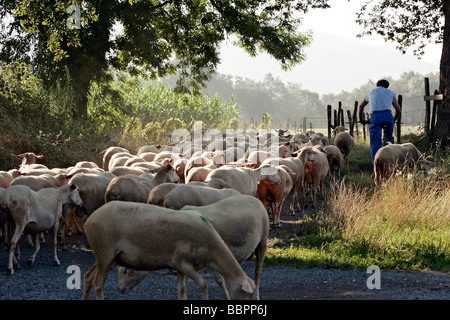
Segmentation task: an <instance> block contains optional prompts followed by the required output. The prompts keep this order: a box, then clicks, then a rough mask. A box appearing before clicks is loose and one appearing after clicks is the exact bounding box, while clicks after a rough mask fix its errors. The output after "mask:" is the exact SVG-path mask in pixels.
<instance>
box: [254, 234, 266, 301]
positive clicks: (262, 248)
mask: <svg viewBox="0 0 450 320" xmlns="http://www.w3.org/2000/svg"><path fill="white" fill-rule="evenodd" d="M266 250H267V241H266V240H263V241H261V242H260V243H259V245H258V247H256V250H255V256H256V266H255V285H256V300H259V284H260V283H261V277H262V269H263V263H264V257H265V254H266Z"/></svg>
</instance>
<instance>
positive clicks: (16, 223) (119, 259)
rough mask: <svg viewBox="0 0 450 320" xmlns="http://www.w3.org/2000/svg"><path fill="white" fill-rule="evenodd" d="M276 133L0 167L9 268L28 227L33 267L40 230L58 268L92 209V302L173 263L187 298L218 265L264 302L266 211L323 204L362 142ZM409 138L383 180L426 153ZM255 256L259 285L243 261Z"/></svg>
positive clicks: (229, 294) (234, 288) (391, 153)
mask: <svg viewBox="0 0 450 320" xmlns="http://www.w3.org/2000/svg"><path fill="white" fill-rule="evenodd" d="M272 134H276V135H277V139H278V140H277V141H279V143H278V144H276V145H265V146H261V145H258V143H259V141H260V139H261V137H259V136H252V137H246V139H243V140H242V141H243V143H242V144H238V143H236V140H233V139H231V140H230V137H227V138H226V139H228V140H226V139H224V140H222V141H220V143H217V140H216V141H215V142H214V143H211V144H205V145H203V146H202V148H201V149H197V150H195V149H191V150H189V151H190V152H188V153H179V152H176V149H175V148H174V146H170V145H166V146H144V147H142V148H140V150H139V151H138V152H137V154H136V155H133V154H131V153H130V152H129V151H128V150H126V149H124V148H121V147H110V148H108V149H107V150H105V151H104V153H103V163H102V166H103V167H99V166H98V165H97V164H95V163H93V162H89V161H84V162H79V163H77V164H76V165H75V166H74V167H71V168H64V169H61V168H53V169H49V168H47V167H45V166H44V165H40V164H36V163H35V161H36V159H40V158H41V157H42V156H37V155H35V154H34V153H25V154H22V155H20V157H21V158H22V159H23V162H22V164H21V166H20V167H19V168H18V169H14V170H10V171H8V172H5V171H0V222H1V228H2V231H3V235H4V239H5V245H6V246H7V247H8V248H9V259H8V265H7V272H8V273H9V274H13V273H14V269H18V268H19V267H20V265H19V259H20V251H19V247H18V245H17V244H18V241H19V238H20V237H21V236H22V234H26V235H28V236H29V237H30V238H29V241H30V244H31V245H33V246H34V251H33V254H32V256H31V257H30V258H29V259H28V261H27V263H28V265H30V266H31V265H32V264H33V262H34V260H35V257H36V254H37V253H38V251H39V247H40V239H39V238H40V236H41V235H42V233H43V232H45V231H48V230H51V232H52V242H53V243H52V244H53V261H54V264H55V265H59V264H60V263H59V260H58V256H57V245H58V232H60V235H61V239H60V243H61V245H64V239H65V233H66V231H67V229H72V225H73V224H74V223H75V224H76V216H79V217H83V216H84V217H88V218H87V220H86V221H85V223H84V233H85V235H86V237H87V240H88V242H89V245H90V247H91V249H92V252H93V253H94V256H95V259H96V263H95V264H94V266H93V267H92V268H91V269H90V270H89V271H88V272H87V273H86V274H85V283H84V291H83V298H85V299H87V298H88V297H89V293H90V291H91V289H93V291H94V293H95V296H96V298H97V299H103V298H104V296H103V286H104V283H105V280H106V277H107V275H108V273H109V271H110V269H111V268H112V267H114V266H119V277H118V288H119V291H120V292H122V293H127V292H129V291H130V290H131V289H132V288H133V287H134V286H136V285H137V284H138V283H139V282H140V281H142V280H143V279H144V278H145V277H146V276H147V275H148V273H149V272H150V271H152V270H157V269H162V268H169V269H172V270H174V271H176V273H177V294H178V298H179V299H186V298H187V295H186V282H187V278H190V279H192V280H193V281H195V282H196V283H197V284H198V286H199V287H200V288H201V291H202V295H203V298H204V299H207V298H208V288H207V283H206V281H205V280H204V279H203V278H202V277H201V276H200V275H199V273H198V271H199V270H201V269H204V268H206V267H210V268H212V269H213V270H214V274H215V279H216V281H217V283H218V284H219V286H220V288H221V289H222V291H223V294H224V298H226V299H259V284H260V279H261V275H262V265H263V261H264V255H265V251H266V245H267V237H268V233H269V230H270V229H269V228H270V222H269V215H270V216H271V217H272V227H279V226H280V213H281V208H282V205H283V203H284V201H285V199H286V198H287V196H288V195H289V194H291V202H290V206H289V211H290V213H291V214H292V215H294V214H295V212H296V209H297V210H302V208H303V207H304V206H306V205H307V203H308V202H309V201H311V202H312V205H313V206H314V205H315V204H316V193H317V192H318V190H320V192H322V193H323V192H324V189H323V181H324V179H325V178H326V177H327V176H330V179H331V180H332V181H334V180H337V179H339V178H340V170H341V168H342V166H343V165H344V164H345V163H347V165H348V157H349V154H350V152H351V150H352V149H353V147H354V141H353V138H352V136H351V135H350V134H348V133H347V132H345V128H343V127H337V128H336V129H335V136H334V141H333V144H330V143H329V141H328V138H327V137H325V136H323V135H322V134H318V133H307V134H305V135H303V134H294V135H291V134H289V135H288V134H286V131H283V130H277V131H275V132H274V133H272ZM267 141H268V140H267ZM392 146H395V147H392ZM411 146H412V145H411V144H405V145H401V146H397V145H391V146H386V147H384V148H382V149H383V151H382V152H380V156H379V157H376V159H375V178H376V181H377V184H378V183H381V180H382V177H387V176H388V175H389V172H388V171H389V170H394V169H395V168H394V166H395V165H398V164H399V161H403V163H408V162H417V161H423V160H421V157H420V156H421V155H420V152H418V151H417V152H416V150H417V149H415V147H414V146H412V147H411ZM263 147H264V148H263ZM402 148H403V149H402ZM412 148H413V149H414V151H412V150H413V149H412ZM400 149H401V150H400ZM263 150H264V151H263ZM399 150H400V151H399ZM402 150H403V151H402ZM188 155H189V156H188ZM392 161H393V162H392ZM392 163H393V164H394V165H391V164H392ZM307 188H308V189H309V199H306V197H305V189H307ZM299 190H300V191H301V194H302V200H303V206H300V204H299V199H298V194H299V192H298V191H299ZM69 225H70V226H69ZM68 226H69V227H68ZM77 227H78V228H79V226H77ZM80 230H81V229H80ZM31 236H33V237H34V239H32V238H31ZM33 240H34V241H33ZM253 255H255V256H256V266H255V276H254V279H255V280H254V281H253V280H252V279H251V278H249V277H248V276H247V275H246V274H245V273H244V271H243V270H242V268H241V266H240V263H241V262H243V261H245V260H246V259H248V258H250V257H252V256H253Z"/></svg>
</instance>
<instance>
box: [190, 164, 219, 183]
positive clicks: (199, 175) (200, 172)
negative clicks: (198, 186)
mask: <svg viewBox="0 0 450 320" xmlns="http://www.w3.org/2000/svg"><path fill="white" fill-rule="evenodd" d="M216 168H217V166H216V165H215V164H210V165H207V166H204V167H193V168H191V169H190V170H189V173H188V175H187V176H186V178H185V183H189V182H192V181H205V180H206V177H207V176H208V174H209V173H210V172H211V171H213V170H214V169H216Z"/></svg>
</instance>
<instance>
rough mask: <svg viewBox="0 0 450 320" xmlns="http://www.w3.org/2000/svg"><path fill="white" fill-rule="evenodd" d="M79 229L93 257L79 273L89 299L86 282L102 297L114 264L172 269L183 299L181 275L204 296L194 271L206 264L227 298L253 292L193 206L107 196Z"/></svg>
mask: <svg viewBox="0 0 450 320" xmlns="http://www.w3.org/2000/svg"><path fill="white" fill-rule="evenodd" d="M84 230H85V233H86V236H87V239H88V242H89V244H90V247H91V248H92V252H93V253H94V256H95V260H96V262H95V264H94V265H93V267H92V268H91V269H90V270H89V271H88V272H86V274H85V276H84V288H83V299H88V298H89V294H90V291H91V289H92V287H93V289H94V293H95V296H96V298H97V299H104V294H103V287H104V284H105V281H106V278H107V276H108V273H109V271H110V269H111V268H112V267H114V266H115V265H120V266H126V267H128V268H132V269H136V270H142V271H151V270H159V269H165V268H170V269H172V270H175V271H176V272H177V291H178V294H177V296H178V299H186V298H187V292H186V277H188V278H190V279H192V280H194V282H195V283H197V285H198V286H199V287H200V289H201V291H202V296H203V299H208V284H207V282H206V281H205V280H204V279H203V278H202V277H201V276H200V274H199V273H198V271H199V270H202V269H204V268H206V267H210V268H212V269H213V270H214V271H216V272H218V273H219V274H221V275H222V277H223V278H224V280H225V284H226V287H227V291H228V293H229V295H230V298H231V299H251V298H254V297H255V289H256V286H255V283H254V282H253V280H252V279H250V278H249V277H248V276H247V275H246V274H245V273H244V271H243V270H242V267H241V266H240V265H239V263H238V262H237V261H236V258H235V257H234V256H233V254H232V253H231V251H230V249H228V247H227V245H226V244H225V242H224V241H223V240H222V238H221V237H220V235H219V234H218V233H217V231H216V230H215V228H214V227H213V226H212V224H211V223H210V222H209V221H208V220H207V219H205V218H204V217H203V216H202V215H200V213H198V212H196V211H194V210H186V211H182V212H181V211H178V210H170V209H167V208H163V207H159V206H155V205H149V204H143V203H134V202H123V201H111V202H108V203H106V204H105V205H104V206H102V207H101V208H99V209H97V210H96V211H95V212H94V213H93V214H92V215H91V216H90V217H89V218H88V219H87V221H86V223H85V225H84ZM118 234H120V235H121V236H120V237H117V235H118Z"/></svg>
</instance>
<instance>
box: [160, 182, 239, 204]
mask: <svg viewBox="0 0 450 320" xmlns="http://www.w3.org/2000/svg"><path fill="white" fill-rule="evenodd" d="M239 194H240V192H239V191H237V190H234V189H215V188H211V187H206V186H199V185H193V184H182V185H180V186H179V187H178V188H175V189H173V190H172V191H170V192H169V193H168V194H167V195H166V197H165V199H164V203H163V206H164V207H166V208H169V209H181V208H182V207H184V206H186V205H195V206H205V205H208V204H211V203H214V202H217V201H219V200H222V199H225V198H228V197H231V196H234V195H239Z"/></svg>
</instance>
